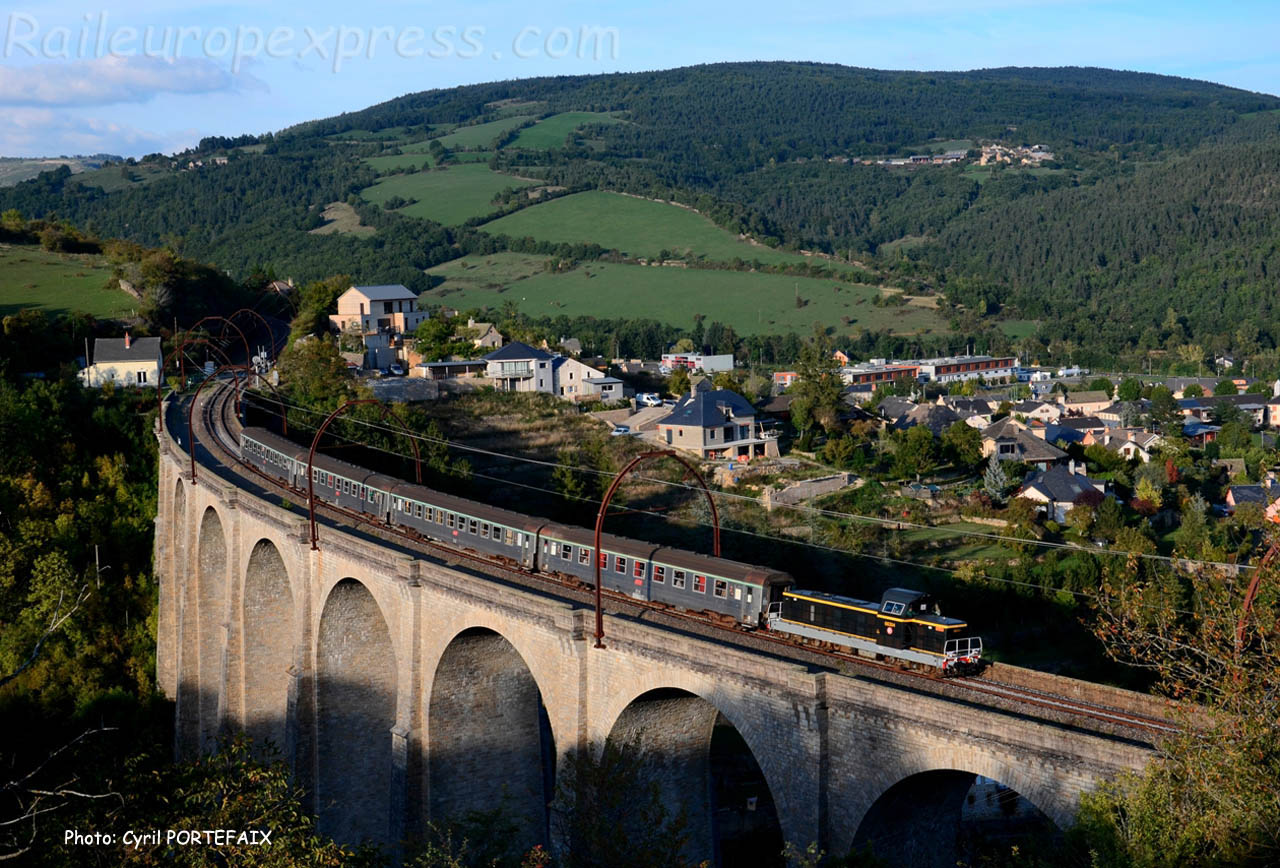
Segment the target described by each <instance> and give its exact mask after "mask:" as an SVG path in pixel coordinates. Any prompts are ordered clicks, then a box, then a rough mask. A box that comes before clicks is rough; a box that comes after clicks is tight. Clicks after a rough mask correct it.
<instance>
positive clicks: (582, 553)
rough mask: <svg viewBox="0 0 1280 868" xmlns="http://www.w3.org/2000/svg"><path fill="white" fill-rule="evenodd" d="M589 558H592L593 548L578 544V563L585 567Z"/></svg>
mask: <svg viewBox="0 0 1280 868" xmlns="http://www.w3.org/2000/svg"><path fill="white" fill-rule="evenodd" d="M589 560H591V549H589V548H587V547H586V546H578V563H580V564H582V565H583V566H584V567H585V566H586V565H587V561H589Z"/></svg>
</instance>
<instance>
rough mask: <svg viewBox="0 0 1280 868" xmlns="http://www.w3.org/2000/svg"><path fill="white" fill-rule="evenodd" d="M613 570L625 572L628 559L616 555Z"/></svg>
mask: <svg viewBox="0 0 1280 868" xmlns="http://www.w3.org/2000/svg"><path fill="white" fill-rule="evenodd" d="M613 570H614V572H617V573H625V572H626V571H627V559H626V558H622V557H618V556H617V555H614V556H613Z"/></svg>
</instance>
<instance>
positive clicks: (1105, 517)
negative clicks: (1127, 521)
mask: <svg viewBox="0 0 1280 868" xmlns="http://www.w3.org/2000/svg"><path fill="white" fill-rule="evenodd" d="M1093 527H1094V531H1095V532H1096V533H1097V534H1099V535H1100V536H1102V537H1104V538H1106V539H1115V538H1116V534H1118V533H1119V532H1120V530H1121V528H1123V527H1124V508H1123V507H1122V506H1121V505H1120V501H1118V500H1116V499H1115V498H1114V497H1108V498H1106V499H1105V500H1103V501H1102V503H1100V504H1098V509H1097V512H1096V513H1095V515H1094V523H1093Z"/></svg>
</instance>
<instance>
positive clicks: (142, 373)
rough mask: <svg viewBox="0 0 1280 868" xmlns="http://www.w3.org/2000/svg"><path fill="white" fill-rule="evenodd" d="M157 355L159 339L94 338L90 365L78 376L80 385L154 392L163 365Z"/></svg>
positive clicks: (159, 348) (125, 335) (158, 382)
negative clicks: (109, 385) (111, 386)
mask: <svg viewBox="0 0 1280 868" xmlns="http://www.w3.org/2000/svg"><path fill="white" fill-rule="evenodd" d="M160 353H161V347H160V338H131V337H129V333H128V332H125V334H124V337H123V338H96V339H95V340H94V342H93V362H92V364H90V365H89V366H88V367H86V368H85V369H84V370H83V371H81V372H80V374H79V376H80V381H81V382H82V383H84V385H86V386H89V387H90V388H99V387H101V386H103V385H105V384H106V383H115V384H116V385H118V386H135V387H141V388H148V389H158V388H160V385H161V383H160V379H161V367H162V366H163V365H164V358H163V356H161V354H160Z"/></svg>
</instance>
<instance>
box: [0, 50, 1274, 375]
mask: <svg viewBox="0 0 1280 868" xmlns="http://www.w3.org/2000/svg"><path fill="white" fill-rule="evenodd" d="M567 111H577V112H610V113H612V114H611V115H610V116H609V118H610V121H611V122H610V123H592V122H590V121H589V120H588V121H587V122H586V123H585V124H584V125H582V126H579V127H578V128H576V129H575V130H574V131H573V132H572V133H571V134H569V135H568V136H566V137H565V141H564V143H563V146H561V147H558V148H556V147H553V148H550V149H546V150H541V149H529V148H525V147H523V146H521V147H513V146H512V144H513V142H514V141H515V140H516V139H518V138H520V132H521V130H522V129H527V128H528V125H529V124H533V123H534V122H535V121H536V120H537V119H539V118H547V117H549V116H551V115H554V114H556V113H560V112H567ZM515 112H518V116H519V117H524V116H527V117H528V118H529V119H528V120H522V121H520V125H517V126H516V127H515V128H510V129H507V130H506V131H505V132H503V133H501V134H499V135H498V137H497V138H496V139H495V140H494V141H493V142H491V143H489V145H488V146H486V147H481V148H473V153H472V154H470V157H478V158H479V159H482V160H486V159H487V161H488V166H489V168H490V169H492V170H494V171H497V172H506V173H509V174H511V175H516V176H520V177H528V178H534V179H537V180H538V181H540V182H543V183H545V184H547V185H550V186H551V187H553V188H554V187H564V188H565V190H566V191H567V192H575V191H583V190H589V189H603V190H615V191H619V192H626V193H632V194H636V195H641V196H646V197H650V198H659V199H664V200H669V201H675V202H679V203H681V204H684V205H687V206H690V207H693V208H696V209H697V210H698V211H699V212H701V213H702V214H704V215H706V216H707V217H709V218H711V219H712V220H713V221H714V222H716V223H717V224H719V225H720V226H722V227H724V228H726V229H729V230H730V231H732V232H736V233H742V234H746V235H749V236H751V237H753V238H754V239H756V240H757V241H759V242H762V243H764V244H768V245H771V246H777V247H783V248H788V249H794V250H812V251H818V252H820V253H823V254H825V255H826V256H828V257H832V258H834V259H835V260H836V261H837V262H844V263H849V262H858V263H860V264H862V265H864V266H866V267H867V268H868V269H870V270H871V271H873V272H874V273H875V275H876V276H877V277H878V279H879V280H880V281H881V282H882V283H885V284H888V285H896V286H901V287H904V288H907V289H911V290H917V289H921V290H924V291H929V290H936V291H938V292H940V293H941V294H942V295H943V296H945V298H946V300H947V302H948V303H949V306H950V307H949V309H950V311H951V312H952V315H953V316H954V317H956V319H955V321H954V323H953V328H956V329H964V330H968V331H973V330H974V329H975V328H976V327H977V326H976V324H977V323H978V322H980V321H982V320H990V319H1001V318H1008V319H1017V320H1026V321H1036V322H1038V323H1039V325H1038V327H1037V331H1036V333H1035V334H1034V335H1033V336H1031V337H1029V338H1024V339H1023V343H1022V345H1021V346H1020V349H1021V350H1022V351H1023V352H1024V353H1025V354H1027V355H1028V356H1033V357H1038V358H1041V359H1046V360H1047V359H1050V358H1064V359H1065V358H1067V357H1068V356H1070V357H1072V358H1073V360H1074V361H1077V362H1082V363H1090V362H1091V361H1092V359H1091V358H1090V356H1091V354H1092V357H1093V358H1096V359H1115V358H1116V357H1117V356H1122V357H1124V358H1126V359H1127V360H1130V361H1136V360H1139V359H1141V358H1145V356H1144V354H1145V353H1146V352H1147V351H1149V350H1162V351H1165V352H1170V353H1171V352H1173V351H1175V350H1176V349H1177V348H1178V347H1179V346H1183V345H1188V344H1189V345H1191V346H1195V347H1198V348H1200V349H1201V350H1202V351H1204V352H1206V353H1207V352H1209V351H1211V350H1223V351H1232V352H1235V353H1236V354H1237V355H1242V356H1247V355H1250V354H1257V353H1267V352H1272V353H1274V351H1275V349H1276V348H1277V347H1280V323H1277V322H1276V321H1275V319H1274V317H1273V315H1272V306H1271V304H1270V302H1269V294H1270V293H1269V290H1270V284H1269V277H1268V275H1269V274H1271V273H1273V270H1274V268H1275V263H1273V262H1272V260H1273V259H1274V257H1275V255H1276V253H1275V251H1276V249H1277V242H1280V232H1277V230H1276V229H1275V228H1274V227H1276V226H1280V222H1278V221H1277V220H1276V219H1275V218H1276V216H1277V215H1276V213H1275V211H1276V209H1277V206H1276V205H1275V204H1274V197H1272V196H1270V195H1269V194H1268V191H1270V190H1271V189H1274V182H1275V175H1276V171H1277V170H1276V169H1275V166H1276V159H1275V157H1276V155H1277V150H1280V99H1278V98H1276V97H1273V96H1267V95H1263V94H1256V93H1249V92H1246V91H1241V90H1237V89H1233V88H1228V87H1223V86H1219V85H1215V84H1210V83H1207V82H1199V81H1191V80H1187V79H1180V78H1172V77H1167V76H1157V75H1148V74H1141V73H1129V72H1116V71H1111V70H1103V69H1085V68H1061V69H993V70H978V71H972V72H957V73H921V72H885V71H877V70H869V69H857V68H851V67H842V66H835V65H824V64H806V63H733V64H716V65H710V66H698V67H688V68H683V69H675V70H666V71H658V72H647V73H632V74H613V75H596V76H577V77H555V78H537V79H528V80H523V81H508V82H497V83H490V84H481V85H471V86H465V87H458V88H451V89H445V90H435V91H426V92H422V93H414V94H409V95H406V96H403V97H400V98H397V99H394V100H390V101H388V102H385V103H382V104H379V105H375V106H371V107H369V108H366V109H363V110H361V111H356V112H350V113H346V114H342V115H338V116H336V117H333V118H328V119H323V120H317V121H311V122H308V123H305V124H301V125H299V126H296V127H292V128H290V129H287V130H283V131H280V132H278V133H275V134H273V135H268V136H263V137H250V136H242V137H238V138H235V139H225V140H224V139H208V140H205V141H204V142H202V144H201V151H200V152H203V153H213V152H220V153H228V154H230V156H231V159H230V161H229V162H228V163H227V164H226V165H225V166H220V167H218V168H216V169H203V170H199V171H172V172H168V173H167V174H164V175H163V176H161V177H158V178H150V179H148V181H147V183H135V184H128V183H125V184H121V185H119V186H118V187H113V188H112V189H111V191H110V192H108V191H106V190H104V189H103V188H101V187H95V186H90V185H87V184H85V183H82V182H80V181H79V180H78V179H76V178H75V177H73V176H72V175H71V174H70V173H69V172H68V171H67V170H65V169H62V170H59V171H55V172H49V173H45V174H43V175H42V176H40V177H39V178H37V179H34V180H32V181H28V182H26V183H24V184H20V185H17V186H16V187H13V188H9V189H6V190H0V210H2V209H5V208H13V209H16V210H18V211H19V212H21V213H22V214H23V215H25V216H27V217H56V218H59V219H65V220H69V221H71V222H72V223H74V224H76V225H79V226H83V227H86V229H88V230H89V231H91V232H94V233H98V234H102V235H111V236H119V237H127V238H130V239H133V240H136V241H138V242H140V243H144V244H152V245H155V244H162V243H163V244H167V245H169V246H171V247H173V248H174V249H175V250H178V251H180V252H181V253H183V254H184V255H187V256H191V257H194V258H197V259H200V260H204V261H211V262H216V263H217V264H218V265H219V266H220V267H222V268H226V269H228V270H229V271H230V272H231V273H232V275H233V276H236V277H243V276H244V275H246V274H248V273H249V272H251V271H252V270H254V269H255V268H262V267H267V266H270V267H272V268H274V270H275V271H276V272H277V273H279V274H282V275H288V276H292V277H294V278H296V279H298V280H308V279H316V278H320V277H323V276H325V275H328V274H333V273H349V274H352V275H357V276H358V279H359V280H360V281H362V282H370V283H378V282H399V283H404V284H405V285H407V286H410V287H411V288H413V289H415V290H417V291H422V290H425V289H428V288H430V286H431V285H432V278H431V277H430V276H428V275H427V274H425V273H424V272H425V270H426V269H428V268H431V267H433V266H435V265H439V264H440V263H443V262H447V261H450V260H454V259H458V258H460V257H462V256H466V255H473V254H488V253H492V252H496V251H501V250H512V251H518V252H526V253H536V254H541V255H547V256H551V257H555V258H558V259H566V260H573V261H583V260H591V259H596V258H599V257H602V256H606V257H607V256H608V255H609V251H608V250H607V249H605V248H604V247H603V246H601V245H599V244H592V243H590V242H589V241H584V242H583V243H578V244H571V245H570V244H550V243H546V242H534V241H533V240H532V239H513V238H507V237H503V236H497V235H493V234H490V233H487V232H485V230H484V224H485V223H486V222H488V221H489V220H491V219H493V218H494V217H498V216H501V215H502V214H505V213H510V212H511V211H512V210H513V209H521V208H529V209H532V210H531V211H530V214H531V216H536V215H538V214H541V213H543V212H540V211H539V210H538V209H539V208H540V207H541V206H540V204H539V203H540V201H545V198H543V199H541V200H540V199H536V198H533V197H528V198H523V199H522V198H520V197H517V196H503V195H499V196H498V197H496V198H495V200H494V203H493V209H494V211H493V213H492V214H491V215H487V216H484V215H482V216H477V217H474V218H472V219H468V220H467V221H466V222H465V224H462V225H454V226H445V225H441V224H439V223H435V222H432V221H430V220H427V219H424V218H421V217H412V216H408V215H407V214H406V213H403V212H401V211H399V210H396V208H395V207H393V205H396V206H402V205H403V203H400V202H395V203H390V202H388V203H384V204H383V205H375V204H373V203H371V202H369V201H367V200H365V199H364V198H362V196H361V193H362V191H364V190H366V189H368V188H369V187H371V186H372V185H374V184H375V182H377V181H378V179H379V178H380V177H382V178H386V177H387V176H388V175H387V174H386V173H384V174H382V175H379V172H378V170H376V169H375V168H373V167H372V166H371V165H370V164H369V163H368V162H366V161H367V160H368V159H369V158H372V157H377V156H378V155H381V154H385V153H387V152H388V151H390V152H391V153H399V152H400V148H399V147H398V145H400V144H403V145H405V146H406V147H408V146H409V145H412V146H413V148H421V150H422V151H423V152H424V154H425V153H426V152H427V151H428V150H430V151H431V154H432V155H433V156H431V157H430V159H432V160H441V159H443V160H445V161H446V162H447V160H448V158H449V155H448V149H447V148H445V147H443V146H438V142H437V141H436V139H441V140H444V141H445V142H446V143H447V142H449V141H458V140H459V139H458V134H457V132H456V130H457V129H463V130H466V129H470V128H473V127H476V126H479V125H481V124H486V123H493V122H495V121H497V120H500V119H502V118H511V117H516V116H517V115H515V114H513V113H515ZM618 121H621V122H618ZM458 125H462V126H461V127H459V126H458ZM509 126H510V125H504V124H496V125H495V127H494V128H495V129H497V128H498V127H504V128H506V127H509ZM451 130H452V131H454V132H452V133H450V131H451ZM446 136H452V138H445V137H446ZM527 138H528V137H526V140H527ZM419 139H420V140H421V141H417V140H419ZM992 141H999V142H1003V143H1005V144H1010V145H1018V144H1023V145H1028V144H1043V145H1045V146H1046V148H1048V149H1049V150H1051V151H1052V152H1053V159H1052V160H1049V161H1046V162H1045V163H1043V164H1041V165H1039V166H1036V167H1031V168H1029V167H1022V166H1017V165H1001V166H998V167H990V168H988V167H982V169H981V170H979V169H978V167H977V166H976V165H972V164H958V165H945V166H925V167H920V168H913V169H890V168H887V167H885V166H881V165H865V164H863V163H862V162H861V159H863V158H868V157H880V156H888V155H903V154H911V153H937V152H940V151H942V150H944V149H946V148H950V147H956V146H957V143H959V147H962V148H963V147H964V146H965V145H968V146H970V147H973V146H976V145H977V144H979V143H983V142H992ZM423 142H429V143H430V144H431V145H433V148H431V149H427V148H425V147H424V146H423ZM246 146H250V147H248V148H247V149H246ZM409 153H410V155H412V153H416V151H414V150H413V149H410V151H409ZM971 153H973V152H972V151H971ZM470 157H469V158H470ZM426 159H427V157H426V156H424V157H423V160H424V161H425V160H426ZM165 166H166V167H167V166H168V162H167V160H166V161H165ZM126 171H127V170H126ZM388 171H390V172H394V171H396V170H395V169H389V170H388ZM401 171H402V170H401ZM433 171H450V169H449V167H448V165H445V166H444V167H443V169H442V168H441V167H440V166H439V165H437V166H436V167H435V169H434V170H433ZM513 186H518V185H516V183H515V181H514V179H513ZM335 202H346V203H348V204H350V205H351V206H352V208H353V209H354V213H355V214H357V215H358V217H359V220H360V222H361V224H362V225H363V226H366V227H370V228H371V229H372V230H373V232H372V233H366V235H364V236H357V235H352V234H343V233H333V234H326V235H318V234H311V233H310V231H309V230H312V229H315V228H316V227H317V226H319V225H320V224H321V222H322V219H321V212H322V211H323V210H324V208H325V207H326V205H328V204H329V203H335ZM442 219H443V218H442ZM725 265H726V267H730V266H733V264H731V263H725ZM748 265H749V263H748ZM741 266H742V263H737V264H736V266H733V267H741ZM1277 360H1278V364H1280V356H1278V357H1277Z"/></svg>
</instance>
